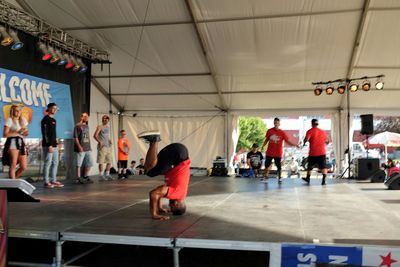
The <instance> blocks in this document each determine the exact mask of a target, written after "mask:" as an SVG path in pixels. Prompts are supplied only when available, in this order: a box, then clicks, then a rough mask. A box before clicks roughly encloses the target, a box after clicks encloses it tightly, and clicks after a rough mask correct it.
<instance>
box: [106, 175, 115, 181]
mask: <svg viewBox="0 0 400 267" xmlns="http://www.w3.org/2000/svg"><path fill="white" fill-rule="evenodd" d="M105 178H106V179H107V180H108V181H112V180H114V178H112V176H111V175H106V176H105Z"/></svg>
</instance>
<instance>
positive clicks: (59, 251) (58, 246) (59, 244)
mask: <svg viewBox="0 0 400 267" xmlns="http://www.w3.org/2000/svg"><path fill="white" fill-rule="evenodd" d="M62 244H63V241H56V262H55V264H56V265H55V266H56V267H61V266H62Z"/></svg>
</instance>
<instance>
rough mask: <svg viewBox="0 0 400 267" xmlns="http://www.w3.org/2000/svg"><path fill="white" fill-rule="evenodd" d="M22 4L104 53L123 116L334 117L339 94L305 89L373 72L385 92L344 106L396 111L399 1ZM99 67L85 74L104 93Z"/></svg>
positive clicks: (38, 0) (340, 104) (71, 0)
mask: <svg viewBox="0 0 400 267" xmlns="http://www.w3.org/2000/svg"><path fill="white" fill-rule="evenodd" d="M10 2H12V3H14V2H15V1H11V0H10ZM19 2H21V1H19ZM22 2H24V3H25V5H27V6H29V7H30V8H31V10H33V11H34V12H35V13H36V15H38V16H39V17H41V18H43V19H45V20H46V21H48V22H49V23H51V24H53V25H55V26H57V27H60V28H63V29H65V30H66V31H67V32H69V33H70V34H71V35H72V36H74V37H76V38H79V39H82V40H83V41H85V42H87V43H89V44H91V45H93V46H95V47H98V48H100V49H103V50H106V51H109V52H110V54H111V58H110V60H111V61H112V67H111V77H112V78H111V84H112V94H113V96H112V98H113V99H114V100H115V101H116V102H117V103H118V104H119V105H120V106H121V107H122V108H123V109H124V110H125V111H141V110H142V111H144V110H160V111H161V110H163V111H173V110H194V111H196V110H210V111H218V110H234V111H243V112H248V111H250V110H265V111H266V112H268V111H272V110H284V109H288V110H296V109H297V110H301V109H315V110H316V111H318V110H323V109H332V110H335V109H336V110H337V109H341V108H345V106H346V102H347V101H346V100H345V97H346V96H345V95H339V94H337V93H336V92H335V93H334V94H333V95H331V96H327V95H326V94H325V93H323V95H322V96H319V97H316V96H314V94H313V90H314V86H313V85H312V82H317V81H329V80H335V79H338V78H346V77H348V78H354V77H363V76H368V75H371V76H374V75H379V74H385V75H386V77H385V79H384V80H385V90H382V91H375V90H374V89H373V88H372V90H371V91H369V92H362V91H358V92H356V93H354V94H351V97H350V102H351V107H352V108H359V109H377V110H379V109H380V108H387V109H391V108H392V109H396V108H397V107H398V103H397V102H398V101H397V99H400V98H398V96H399V97H400V75H399V71H400V54H399V53H397V50H398V47H400V34H399V29H400V20H399V19H398V18H399V17H400V3H399V1H390V0H379V1H377V0H353V1H342V0H304V1H293V0H219V1H215V0H186V1H182V0H141V1H138V0H136V1H135V0H130V1H128V0H107V1H106V0H102V1H100V0H86V1H78V0H52V1H50V0H23V1H22ZM143 25H145V26H143ZM107 69H108V68H104V70H103V71H102V68H101V66H99V65H94V66H93V69H92V74H93V79H96V81H97V82H98V83H99V84H100V85H101V86H102V87H104V88H107V91H108V78H107V76H108V71H107ZM371 82H372V83H373V84H374V83H375V80H373V81H371Z"/></svg>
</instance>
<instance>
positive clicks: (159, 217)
mask: <svg viewBox="0 0 400 267" xmlns="http://www.w3.org/2000/svg"><path fill="white" fill-rule="evenodd" d="M152 218H153V220H160V221H165V220H169V216H163V215H158V214H157V215H153V216H152Z"/></svg>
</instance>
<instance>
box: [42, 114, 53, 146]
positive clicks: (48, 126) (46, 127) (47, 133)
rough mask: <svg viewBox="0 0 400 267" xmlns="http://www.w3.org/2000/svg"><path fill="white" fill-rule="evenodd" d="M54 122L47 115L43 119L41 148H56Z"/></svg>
mask: <svg viewBox="0 0 400 267" xmlns="http://www.w3.org/2000/svg"><path fill="white" fill-rule="evenodd" d="M56 123H57V122H56V120H55V119H54V118H52V117H50V116H49V115H46V116H44V117H43V119H42V121H41V124H40V125H41V130H42V138H43V140H42V146H43V147H48V146H52V147H57V132H56V128H57V127H56V126H57V125H56Z"/></svg>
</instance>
